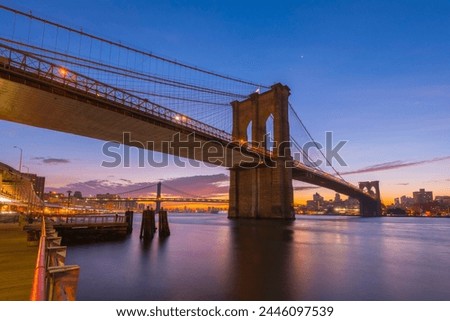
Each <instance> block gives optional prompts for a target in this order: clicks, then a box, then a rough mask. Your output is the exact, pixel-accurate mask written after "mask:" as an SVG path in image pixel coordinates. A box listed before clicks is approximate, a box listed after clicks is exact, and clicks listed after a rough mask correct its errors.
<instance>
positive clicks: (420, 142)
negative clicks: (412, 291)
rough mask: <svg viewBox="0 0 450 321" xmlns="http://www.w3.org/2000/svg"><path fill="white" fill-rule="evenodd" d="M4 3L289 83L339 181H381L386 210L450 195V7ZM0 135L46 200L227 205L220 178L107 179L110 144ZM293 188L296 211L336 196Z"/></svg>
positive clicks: (121, 175)
mask: <svg viewBox="0 0 450 321" xmlns="http://www.w3.org/2000/svg"><path fill="white" fill-rule="evenodd" d="M2 3H3V4H4V5H7V6H11V7H14V8H16V9H19V10H22V11H27V12H29V11H32V12H33V14H35V15H37V16H41V17H44V18H46V19H49V20H56V21H57V22H60V23H63V24H66V25H69V26H72V27H75V28H80V27H83V30H85V31H87V32H90V33H94V34H97V35H100V36H102V37H105V38H108V39H111V40H115V41H121V42H122V43H125V44H128V45H131V46H135V47H138V48H140V49H144V50H147V51H151V52H153V53H158V54H160V55H162V56H165V57H171V58H174V59H177V60H180V61H183V62H186V63H189V64H192V65H196V66H201V67H203V68H206V69H208V70H213V71H217V72H219V73H222V74H227V75H233V76H237V77H239V78H242V79H248V80H252V81H257V82H260V83H264V84H274V83H277V82H281V83H283V84H286V85H288V86H289V87H290V88H291V97H290V102H291V103H292V105H293V106H294V108H295V109H296V111H297V113H298V114H299V115H300V117H301V118H302V120H303V122H304V123H305V125H306V126H307V127H308V129H309V130H310V132H311V134H312V135H313V137H315V138H316V140H317V141H319V142H321V143H324V140H325V132H327V131H332V132H333V135H334V136H333V137H334V140H335V142H337V141H340V140H345V141H348V142H347V143H346V145H345V146H344V147H343V148H342V150H341V153H340V155H341V156H342V158H343V159H344V160H345V162H346V163H347V166H336V168H337V170H338V171H339V172H341V174H342V175H343V176H344V178H345V179H346V180H348V181H350V182H352V183H355V184H356V183H357V182H358V181H365V180H379V181H380V182H381V183H380V185H381V193H382V197H383V201H385V202H387V203H389V202H392V199H393V198H394V197H398V196H402V195H408V196H411V195H412V192H413V191H415V190H418V189H419V188H425V189H427V190H432V191H433V192H434V195H450V148H449V147H450V138H449V132H450V19H449V17H450V2H449V1H439V0H433V1H429V0H428V1H426V0H423V1H417V0H408V1H383V0H379V1H339V2H338V1H317V0H316V1H278V2H273V1H267V2H265V1H194V0H192V1H122V0H121V1H87V0H80V1H64V0H62V1H61V0H59V1H55V0H51V1H48V0H46V1H31V0H23V1H20V4H17V1H7V0H5V1H2ZM0 129H1V135H0V150H1V151H2V153H1V156H0V162H4V163H7V164H9V165H11V166H14V167H17V166H18V163H19V154H20V153H19V150H18V149H15V148H13V146H14V145H17V146H20V147H21V148H22V149H23V164H24V165H25V166H28V167H29V169H30V172H35V173H37V174H38V175H42V176H46V177H47V187H49V188H52V189H60V190H61V191H63V190H66V189H67V188H70V189H72V190H75V188H78V189H80V190H83V191H84V192H87V191H90V190H97V191H99V192H106V191H108V190H110V191H111V192H119V191H124V190H128V189H133V187H134V186H141V185H139V184H143V183H147V182H156V181H158V180H160V179H162V180H167V179H172V180H173V184H175V185H176V186H178V187H182V186H185V187H186V188H189V187H190V188H191V190H190V192H191V193H193V194H196V195H205V196H210V195H213V196H217V195H226V192H227V187H226V183H227V177H226V175H228V171H227V170H226V169H224V168H209V167H207V166H202V167H201V168H188V169H186V168H184V169H183V168H176V167H175V166H170V167H169V168H168V169H156V168H151V167H150V166H147V167H145V168H138V167H137V161H136V162H135V165H136V166H132V167H131V168H123V167H120V168H114V169H108V168H103V167H101V163H102V161H103V160H105V156H104V155H102V144H103V143H104V142H101V141H98V140H93V139H89V138H85V137H79V136H74V135H69V134H64V133H59V132H53V131H49V130H45V129H39V128H33V127H29V126H24V125H20V124H14V123H9V122H5V121H0ZM134 155H136V152H134ZM134 159H135V160H136V158H134ZM335 165H337V164H335ZM191 176H192V178H191V179H188V178H186V177H191ZM206 176H207V177H206ZM186 182H189V183H186ZM183 184H184V185H183ZM295 186H297V187H299V188H298V191H296V200H297V201H304V200H306V199H310V198H311V195H312V194H314V193H315V192H319V193H320V194H322V195H324V196H326V197H327V198H331V197H332V195H334V192H333V191H329V190H325V189H320V188H313V187H311V186H307V185H306V184H304V183H301V182H296V183H295ZM205 187H208V188H205ZM207 194H209V195H207Z"/></svg>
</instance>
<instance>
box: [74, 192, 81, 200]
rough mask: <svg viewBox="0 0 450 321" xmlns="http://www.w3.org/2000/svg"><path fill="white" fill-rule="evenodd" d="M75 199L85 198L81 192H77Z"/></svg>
mask: <svg viewBox="0 0 450 321" xmlns="http://www.w3.org/2000/svg"><path fill="white" fill-rule="evenodd" d="M73 197H74V198H78V199H81V198H83V194H81V192H80V191H75V193H73Z"/></svg>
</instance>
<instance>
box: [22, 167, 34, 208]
mask: <svg viewBox="0 0 450 321" xmlns="http://www.w3.org/2000/svg"><path fill="white" fill-rule="evenodd" d="M22 167H25V168H26V169H27V173H28V174H30V168H29V167H28V166H25V165H22ZM21 174H22V173H21ZM28 178H29V177H28ZM30 183H31V181H30ZM31 191H32V187H31V186H30V190H29V191H28V214H29V213H31V195H32V194H31Z"/></svg>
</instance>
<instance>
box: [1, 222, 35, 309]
mask: <svg viewBox="0 0 450 321" xmlns="http://www.w3.org/2000/svg"><path fill="white" fill-rule="evenodd" d="M36 254H37V251H36V247H28V246H27V236H26V233H25V232H24V231H22V228H21V227H20V226H19V225H18V224H16V223H3V224H0V301H22V300H28V299H29V297H30V289H31V285H32V281H33V271H34V267H35V262H36Z"/></svg>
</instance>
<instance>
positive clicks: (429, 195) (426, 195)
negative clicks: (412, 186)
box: [413, 188, 433, 204]
mask: <svg viewBox="0 0 450 321" xmlns="http://www.w3.org/2000/svg"><path fill="white" fill-rule="evenodd" d="M413 199H414V203H416V204H427V203H431V202H432V201H433V192H427V191H425V189H424V188H421V189H419V191H418V192H413Z"/></svg>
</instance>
